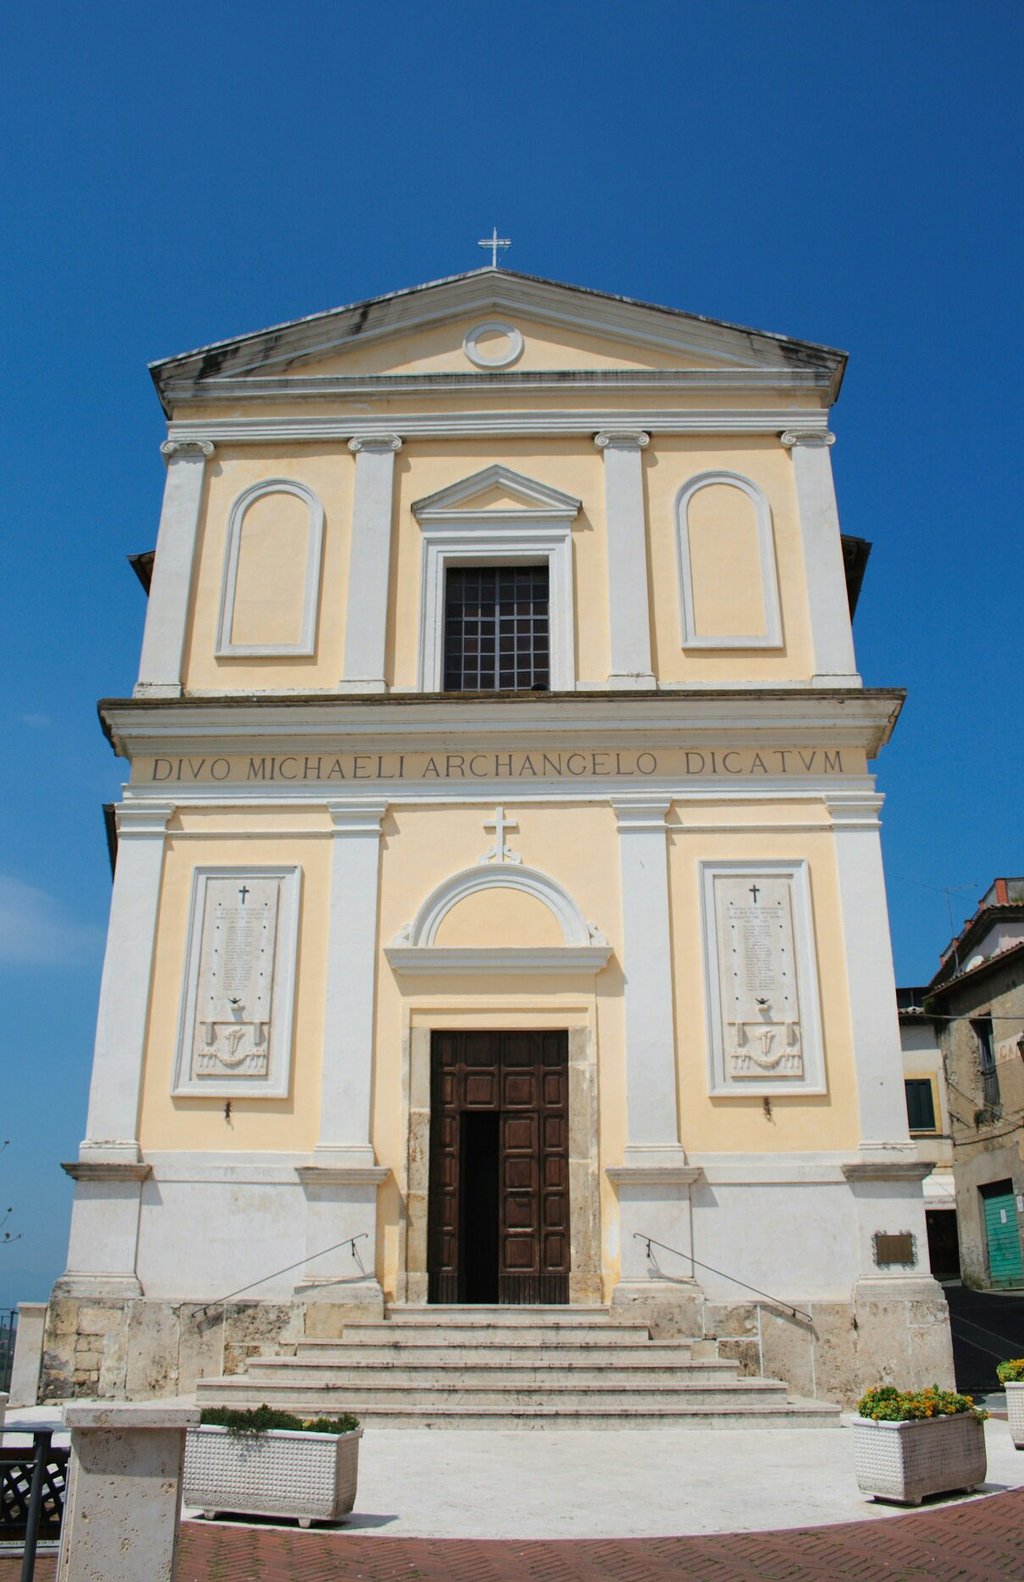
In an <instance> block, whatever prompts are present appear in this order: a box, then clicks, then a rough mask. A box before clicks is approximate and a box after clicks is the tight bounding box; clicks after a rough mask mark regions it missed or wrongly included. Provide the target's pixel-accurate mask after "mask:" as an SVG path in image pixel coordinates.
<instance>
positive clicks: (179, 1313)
mask: <svg viewBox="0 0 1024 1582" xmlns="http://www.w3.org/2000/svg"><path fill="white" fill-rule="evenodd" d="M383 1316H384V1308H383V1302H382V1301H381V1302H379V1303H377V1304H376V1305H375V1306H373V1305H371V1304H368V1303H367V1302H366V1301H359V1302H356V1303H349V1302H339V1301H328V1300H322V1299H321V1300H317V1301H295V1302H237V1303H230V1304H229V1305H228V1306H227V1307H226V1308H224V1307H219V1306H208V1307H204V1306H202V1305H201V1304H199V1303H194V1302H183V1303H170V1302H156V1301H147V1300H146V1299H145V1298H142V1297H139V1298H130V1299H127V1300H120V1301H116V1300H107V1301H100V1300H97V1299H94V1298H90V1299H88V1300H85V1299H82V1298H76V1297H71V1296H54V1297H53V1298H51V1301H50V1305H49V1309H48V1311H47V1318H46V1331H45V1336H44V1340H43V1366H42V1373H41V1379H40V1386H39V1400H40V1401H41V1402H45V1401H59V1400H72V1399H75V1398H80V1397H88V1398H89V1399H92V1400H113V1401H118V1400H131V1401H143V1400H150V1399H155V1398H158V1397H165V1396H187V1395H191V1394H192V1393H193V1392H194V1390H195V1387H196V1381H197V1380H198V1379H201V1378H219V1377H220V1376H221V1375H223V1374H231V1373H244V1371H245V1368H246V1364H247V1362H248V1360H249V1358H250V1357H255V1356H264V1357H287V1356H294V1355H295V1350H296V1346H297V1344H298V1342H299V1341H300V1340H303V1339H306V1338H309V1339H336V1338H339V1337H340V1336H341V1335H342V1334H343V1332H344V1328H345V1325H346V1324H351V1323H352V1322H354V1321H355V1320H357V1319H362V1320H366V1319H372V1318H382V1317H383Z"/></svg>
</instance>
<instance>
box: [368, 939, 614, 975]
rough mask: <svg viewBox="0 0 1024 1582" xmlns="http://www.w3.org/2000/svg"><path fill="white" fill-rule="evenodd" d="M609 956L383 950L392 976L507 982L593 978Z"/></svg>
mask: <svg viewBox="0 0 1024 1582" xmlns="http://www.w3.org/2000/svg"><path fill="white" fill-rule="evenodd" d="M611 953H612V947H611V946H610V945H575V946H573V945H562V946H559V945H550V946H546V947H537V948H535V949H533V948H529V947H520V946H505V945H498V946H494V947H490V946H481V947H473V946H466V947H462V948H460V947H455V946H452V947H445V946H443V945H387V946H385V949H384V954H385V956H386V957H387V959H388V961H389V962H390V963H391V967H392V970H393V971H394V972H396V973H398V974H400V975H404V976H409V975H411V976H418V977H425V976H433V975H434V974H447V975H458V976H462V975H464V974H465V975H468V976H471V977H472V976H476V977H498V978H509V977H522V976H528V977H534V976H535V975H537V974H539V975H541V976H561V975H563V974H565V973H574V972H579V973H585V974H587V976H591V977H593V976H596V975H597V973H599V972H600V971H601V970H602V968H604V967H606V966H607V965H608V958H609V956H610V955H611Z"/></svg>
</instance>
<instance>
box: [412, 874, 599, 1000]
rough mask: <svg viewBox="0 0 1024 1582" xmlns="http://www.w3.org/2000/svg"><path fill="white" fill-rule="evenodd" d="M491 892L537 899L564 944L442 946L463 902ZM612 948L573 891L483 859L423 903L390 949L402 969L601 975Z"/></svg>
mask: <svg viewBox="0 0 1024 1582" xmlns="http://www.w3.org/2000/svg"><path fill="white" fill-rule="evenodd" d="M488 890H518V891H521V892H522V893H523V894H524V895H527V896H530V897H532V898H533V899H534V900H535V901H539V902H540V903H541V904H542V905H543V906H544V907H546V908H547V910H548V911H549V912H550V913H551V914H552V915H553V917H554V918H555V920H556V922H557V924H558V928H559V930H560V933H561V938H562V943H561V944H560V945H536V946H533V945H526V946H524V945H490V946H489V945H439V944H437V943H436V940H437V935H438V932H439V930H440V928H441V924H442V923H443V922H444V920H445V918H446V917H447V916H448V915H449V913H450V912H451V911H452V910H453V908H455V907H457V906H458V905H459V903H460V902H462V901H465V900H466V899H467V898H469V897H471V896H477V895H480V894H481V893H482V892H485V891H488ZM610 954H611V946H610V945H609V944H608V942H607V940H606V939H605V938H604V936H603V934H602V933H601V932H600V930H599V929H597V928H596V927H595V926H594V925H593V924H590V923H588V922H587V920H586V919H585V918H584V916H583V913H582V912H581V911H580V909H579V906H578V905H577V903H576V901H575V900H574V899H573V897H572V896H571V895H570V894H569V892H568V891H567V890H565V889H563V887H562V886H561V885H560V884H558V882H557V881H556V880H554V879H552V878H551V876H550V875H549V874H546V873H541V872H540V871H539V870H538V869H536V868H527V867H524V866H523V865H522V864H518V863H500V864H499V863H493V864H491V863H480V864H478V865H477V866H475V867H473V868H466V869H463V870H462V871H461V872H459V873H455V874H452V875H451V877H450V878H448V879H445V880H444V882H443V883H442V884H439V885H438V886H437V888H436V889H434V890H432V891H431V892H430V894H429V895H428V896H427V897H426V899H425V900H424V901H423V903H422V905H421V906H420V908H419V910H418V911H417V913H416V916H415V918H414V919H413V921H412V922H411V923H408V924H407V925H406V926H405V928H403V929H402V930H401V932H400V933H399V934H398V935H397V937H396V938H395V939H394V940H393V941H392V943H391V944H390V945H389V946H388V947H387V948H386V950H385V955H386V956H387V958H388V961H389V962H390V963H391V966H392V967H393V968H394V970H395V971H396V972H398V973H438V972H447V973H489V974H493V973H499V974H509V973H524V972H530V973H534V972H550V973H560V972H586V973H598V972H600V971H601V968H602V967H604V966H605V965H606V963H607V961H608V957H609V956H610Z"/></svg>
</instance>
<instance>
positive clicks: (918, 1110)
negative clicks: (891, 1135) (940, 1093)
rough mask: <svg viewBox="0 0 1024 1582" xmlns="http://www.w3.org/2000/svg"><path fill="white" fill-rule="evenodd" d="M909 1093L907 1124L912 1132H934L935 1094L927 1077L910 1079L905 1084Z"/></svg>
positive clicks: (935, 1128)
mask: <svg viewBox="0 0 1024 1582" xmlns="http://www.w3.org/2000/svg"><path fill="white" fill-rule="evenodd" d="M903 1086H904V1088H905V1089H906V1093H907V1123H908V1125H909V1127H910V1130H911V1131H912V1132H934V1131H936V1130H937V1127H936V1125H935V1092H934V1089H933V1088H932V1085H931V1082H930V1080H929V1079H928V1078H927V1077H908V1078H907V1080H906V1081H905V1082H904V1084H903Z"/></svg>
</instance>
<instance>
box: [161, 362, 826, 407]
mask: <svg viewBox="0 0 1024 1582" xmlns="http://www.w3.org/2000/svg"><path fill="white" fill-rule="evenodd" d="M831 382H832V381H831V378H830V376H829V375H828V374H827V373H826V372H825V371H824V370H822V369H816V368H579V369H577V368H567V369H557V368H535V369H523V370H519V371H517V372H515V373H509V372H503V371H500V370H499V371H490V372H487V373H469V372H459V373H423V372H422V371H417V372H415V373H407V374H342V373H338V374H285V375H278V376H272V375H271V376H266V375H260V374H256V373H254V374H248V375H246V374H239V375H229V376H227V377H224V378H214V379H204V380H203V381H202V384H201V386H200V387H199V390H198V392H197V389H196V385H195V383H194V382H193V381H192V380H190V379H169V380H168V381H167V382H166V384H165V385H164V386H163V389H164V394H165V396H166V397H167V399H168V401H169V403H170V404H171V405H172V406H177V405H179V403H181V404H183V403H185V402H188V401H190V400H192V401H194V400H196V399H197V396H198V399H199V400H201V401H203V402H204V403H206V402H209V401H239V400H245V401H249V400H256V401H261V400H262V401H268V400H273V401H280V399H281V398H282V396H284V397H292V396H297V397H298V396H319V397H325V396H345V395H355V396H370V395H386V396H392V397H393V396H408V395H444V394H449V393H453V392H454V393H461V392H463V391H474V392H484V391H494V390H495V389H499V390H501V391H502V392H504V393H508V394H514V393H517V392H519V391H530V392H532V391H536V390H545V391H548V390H554V391H562V390H564V391H574V392H575V391H579V390H603V391H606V392H607V391H610V390H645V391H648V392H650V391H654V390H696V391H701V392H703V391H705V390H732V391H734V390H740V391H745V392H749V393H750V394H755V393H762V392H764V391H768V390H774V391H778V392H779V393H780V394H781V393H783V392H791V391H794V390H804V391H811V392H814V391H826V390H828V389H829V387H830V385H831Z"/></svg>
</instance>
